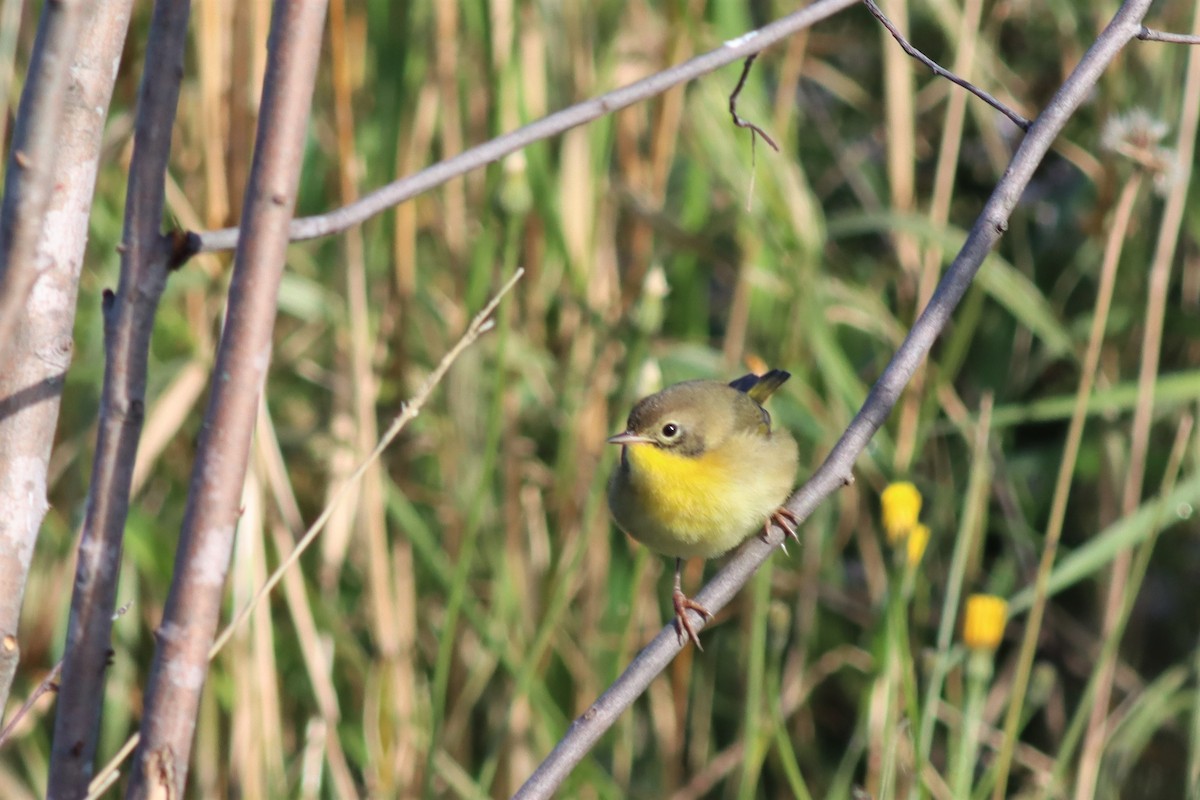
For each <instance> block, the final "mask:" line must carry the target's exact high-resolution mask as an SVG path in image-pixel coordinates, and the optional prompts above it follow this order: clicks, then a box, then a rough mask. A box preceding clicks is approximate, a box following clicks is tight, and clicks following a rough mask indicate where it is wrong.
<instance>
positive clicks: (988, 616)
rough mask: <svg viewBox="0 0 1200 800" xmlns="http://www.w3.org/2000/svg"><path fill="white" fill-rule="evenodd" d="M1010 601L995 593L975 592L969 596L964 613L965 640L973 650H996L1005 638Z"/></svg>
mask: <svg viewBox="0 0 1200 800" xmlns="http://www.w3.org/2000/svg"><path fill="white" fill-rule="evenodd" d="M1007 619H1008V602H1007V601H1005V599H1004V598H1002V597H997V596H996V595H994V594H973V595H971V596H970V597H968V598H967V611H966V614H964V615H963V642H964V643H965V644H966V645H967V647H969V648H970V649H972V650H987V651H991V650H995V649H996V647H997V645H999V644H1000V640H1001V639H1002V638H1004V623H1005V622H1006V621H1007Z"/></svg>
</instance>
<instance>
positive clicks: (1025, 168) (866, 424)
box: [515, 0, 1150, 800]
mask: <svg viewBox="0 0 1200 800" xmlns="http://www.w3.org/2000/svg"><path fill="white" fill-rule="evenodd" d="M1149 6H1150V0H1127V2H1126V3H1125V4H1124V5H1122V6H1121V8H1120V9H1119V10H1118V11H1117V14H1116V16H1115V17H1114V18H1113V20H1112V22H1110V23H1109V25H1108V27H1107V28H1105V30H1104V32H1103V33H1101V34H1100V36H1099V38H1098V39H1097V40H1096V42H1095V43H1094V44H1093V45H1092V46H1091V48H1089V49H1088V51H1087V53H1085V54H1084V57H1083V59H1082V60H1081V61H1080V62H1079V64H1078V65H1077V66H1076V67H1075V69H1074V70H1073V71H1072V72H1071V74H1070V76H1069V77H1068V78H1067V80H1066V81H1065V82H1064V83H1063V85H1062V86H1061V87H1060V88H1059V90H1058V92H1056V93H1055V95H1054V97H1053V98H1051V100H1050V103H1049V104H1048V105H1047V107H1046V108H1045V110H1043V111H1042V113H1041V114H1040V115H1039V116H1038V118H1037V119H1036V120H1035V121H1034V123H1033V125H1032V127H1031V128H1030V129H1029V133H1028V135H1027V136H1026V137H1025V139H1024V140H1023V141H1022V142H1021V146H1020V147H1019V148H1018V149H1017V152H1016V154H1015V155H1014V156H1013V159H1012V161H1011V162H1010V163H1009V166H1008V169H1007V171H1006V172H1005V173H1004V177H1003V178H1001V180H1000V182H999V183H997V184H996V188H995V189H994V190H993V192H992V195H991V197H990V198H989V199H988V202H987V203H986V204H985V205H984V208H983V211H982V213H980V215H979V217H978V218H977V219H976V221H975V224H974V225H973V226H972V228H971V231H970V233H969V234H968V236H967V240H966V242H965V243H964V244H963V246H962V249H961V250H960V251H959V253H958V255H957V256H956V257H955V259H954V262H953V263H952V264H951V265H950V268H949V269H948V270H947V272H946V274H945V276H944V277H943V278H942V281H941V283H939V284H938V288H937V291H935V292H934V295H933V297H932V299H931V300H930V302H929V305H928V306H927V307H926V308H925V310H924V311H923V312H922V313H921V316H920V318H919V319H918V320H917V322H916V323H915V324H914V325H913V328H912V330H911V331H910V332H909V334H908V336H907V337H906V338H905V340H904V342H903V343H902V344H901V345H900V349H899V350H897V351H896V354H895V355H894V356H893V357H892V360H891V362H890V363H889V364H888V366H887V367H886V368H885V369H884V371H883V373H882V374H881V375H880V377H879V380H878V381H877V382H876V383H875V386H874V387H872V389H871V392H870V393H869V394H868V395H867V399H866V401H865V402H864V403H863V406H862V408H861V409H860V410H859V412H858V414H857V415H856V416H855V417H854V419H853V420H852V421H851V423H850V426H849V427H848V428H847V429H846V432H845V433H844V434H843V435H842V438H841V439H840V440H839V441H838V443H837V444H836V445H835V446H834V448H833V450H832V451H831V452H830V454H829V456H828V458H826V459H825V462H824V463H823V464H822V465H821V467H820V468H819V469H818V470H817V471H816V472H815V473H813V475H812V477H811V478H810V479H809V480H808V481H807V482H806V483H805V484H804V486H802V487H801V488H800V489H799V490H798V491H797V492H796V493H795V494H794V495H793V496H792V497H791V498H790V499H789V501H788V503H787V508H788V510H789V511H791V512H792V513H793V514H795V516H796V517H797V519H799V520H804V519H806V518H807V517H808V516H809V515H810V514H811V513H812V512H813V511H814V510H815V509H816V508H817V506H818V505H820V504H821V503H822V502H823V501H824V500H825V499H826V498H828V497H829V496H830V495H832V494H833V493H834V492H835V491H836V490H837V489H838V488H840V487H841V486H845V485H846V484H848V483H850V482H851V481H852V480H853V472H852V470H853V466H854V462H855V461H856V460H857V458H858V456H859V454H860V453H862V451H863V449H864V448H865V447H866V446H867V444H868V443H869V442H870V440H871V437H873V436H874V435H875V432H876V431H877V430H879V428H880V426H882V425H883V423H884V422H885V421H886V420H887V417H888V415H889V414H890V413H891V410H892V408H893V407H894V406H895V404H896V401H897V400H898V399H899V397H900V393H901V391H903V389H904V387H905V385H906V384H907V383H908V381H909V379H910V378H911V377H912V375H913V373H914V372H915V371H916V369H917V366H918V365H919V364H920V363H921V362H922V361H923V360H924V358H925V356H926V355H927V354H928V353H929V350H930V348H931V347H932V346H933V342H934V341H935V340H936V339H937V337H938V335H939V334H940V333H941V332H942V330H943V329H944V328H945V326H946V323H947V322H948V321H949V319H950V314H951V313H952V312H953V310H954V308H955V307H956V306H957V305H958V303H959V301H960V300H961V299H962V297H963V295H964V294H965V293H966V290H967V288H968V287H969V286H970V285H971V281H972V280H973V279H974V277H975V274H976V273H977V272H978V271H979V268H980V266H981V265H982V264H983V261H984V259H985V258H986V257H987V254H988V252H989V251H990V250H991V249H992V247H993V246H994V245H995V243H996V242H997V241H998V240H999V238H1000V236H1001V235H1002V234H1003V233H1004V231H1005V230H1006V229H1007V226H1008V219H1009V216H1010V215H1011V214H1012V210H1013V208H1015V207H1016V204H1017V201H1018V200H1019V199H1020V196H1021V193H1022V192H1023V191H1024V189H1025V187H1026V186H1027V185H1028V184H1029V181H1030V179H1031V178H1032V177H1033V172H1034V170H1035V169H1036V168H1037V166H1038V164H1040V163H1041V161H1042V159H1043V158H1044V157H1045V155H1046V153H1047V152H1048V151H1049V149H1050V146H1051V145H1052V144H1053V142H1054V140H1055V138H1056V137H1057V136H1058V134H1059V132H1061V131H1062V129H1063V127H1064V126H1065V125H1066V122H1067V120H1068V119H1069V118H1070V117H1071V114H1073V113H1074V111H1075V109H1077V108H1078V107H1079V105H1080V104H1081V103H1082V102H1083V100H1084V99H1085V98H1086V97H1087V95H1088V93H1089V92H1090V91H1091V90H1092V88H1093V87H1094V86H1095V85H1096V82H1097V81H1098V80H1099V78H1100V75H1101V73H1102V72H1103V71H1104V69H1105V68H1106V67H1107V66H1108V65H1109V64H1110V63H1111V62H1112V61H1113V59H1114V58H1116V56H1117V54H1118V53H1119V52H1120V51H1121V49H1122V48H1124V47H1125V45H1127V44H1128V43H1129V42H1130V41H1131V40H1132V39H1134V38H1136V37H1137V35H1138V34H1139V32H1140V30H1141V20H1142V17H1144V16H1145V14H1146V10H1147V9H1148V8H1149ZM782 541H783V531H782V530H780V529H779V528H774V529H773V530H772V531H771V535H770V536H769V537H768V541H763V540H761V539H759V538H757V537H751V539H750V541H749V542H748V543H747V545H746V546H744V547H743V549H742V550H741V551H740V552H739V553H738V554H737V555H736V556H735V557H734V558H733V559H732V560H731V561H730V562H729V564H727V565H726V566H725V568H724V569H722V570H721V571H720V572H719V573H718V574H717V575H716V577H715V578H713V580H712V581H710V582H709V584H708V585H707V586H705V587H704V589H702V590H701V591H700V592H699V593H698V594H697V595H696V597H695V598H694V599H695V600H696V601H697V602H698V603H700V604H701V605H703V606H704V607H706V608H708V609H709V610H710V611H712V612H713V613H716V612H717V611H719V610H720V609H721V608H723V607H724V606H725V604H726V603H728V602H729V600H730V599H731V598H732V597H733V595H734V594H736V593H737V592H738V591H739V590H740V589H741V588H742V587H743V586H744V585H745V584H746V582H747V581H748V580H749V579H750V576H751V575H753V574H754V572H755V570H757V569H758V568H759V567H760V566H761V565H762V563H763V562H764V561H766V560H767V558H768V557H770V556H771V555H772V554H773V553H774V552H775V550H776V548H777V547H778V546H779V544H780V543H781V542H782ZM692 624H693V625H694V626H696V627H697V629H699V628H700V627H702V626H703V624H704V620H703V619H701V618H700V617H699V615H695V614H693V617H692ZM681 647H682V645H680V643H679V639H678V637H677V636H676V634H675V629H674V626H673V625H667V626H666V627H665V628H664V629H663V630H662V631H661V632H660V633H659V634H658V636H656V637H655V638H654V640H653V641H652V642H651V643H650V644H649V645H647V646H646V648H645V649H644V650H642V652H641V653H639V654H638V655H637V657H636V658H635V659H634V660H633V662H632V663H631V664H630V665H629V667H628V668H627V669H626V670H625V672H624V673H623V674H622V675H621V676H620V677H619V678H618V679H617V680H616V682H615V683H613V685H612V686H610V687H609V688H608V690H607V691H605V692H604V694H602V695H601V696H600V697H599V698H598V699H597V700H596V702H594V703H593V704H592V705H591V707H589V708H588V709H587V711H585V712H584V713H583V715H582V716H580V717H579V718H578V719H577V720H575V722H574V723H572V724H571V727H570V728H569V729H568V730H567V733H566V735H565V736H564V737H563V739H562V740H561V741H560V742H559V743H558V745H557V746H556V747H555V748H554V750H553V751H552V752H551V753H550V755H549V756H547V758H546V760H545V761H543V762H542V764H541V765H540V766H539V767H538V768H537V770H535V771H534V773H533V775H531V776H530V778H529V780H528V781H526V783H525V785H524V786H522V787H521V789H520V790H519V791H518V792H517V794H516V795H515V797H517V798H521V799H522V800H531V798H545V797H550V796H551V795H552V794H553V793H554V791H555V790H556V789H557V788H558V786H559V785H560V784H561V783H562V781H563V780H564V779H565V778H566V777H567V775H568V774H569V773H570V771H571V769H572V768H573V767H574V766H575V765H576V764H578V763H579V761H580V760H581V759H582V758H583V757H584V755H586V754H587V752H588V751H590V750H591V748H592V746H593V745H595V743H596V741H597V740H598V739H599V738H600V736H601V735H602V734H603V733H604V732H605V731H607V730H608V729H609V727H611V726H612V724H613V723H614V722H615V721H616V719H617V717H618V716H620V714H621V713H622V712H624V711H625V709H627V708H628V707H629V706H630V705H631V704H632V703H633V701H634V700H635V699H637V697H638V696H639V695H641V694H642V692H644V691H645V690H646V688H647V687H648V686H649V685H650V681H652V680H653V679H654V678H655V676H657V675H658V674H659V673H660V672H661V671H662V670H663V669H664V668H665V667H666V666H667V664H669V663H670V662H671V660H672V659H673V658H674V657H675V655H676V654H677V653H678V652H679V650H680V649H681Z"/></svg>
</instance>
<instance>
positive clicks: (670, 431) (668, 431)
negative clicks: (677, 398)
mask: <svg viewBox="0 0 1200 800" xmlns="http://www.w3.org/2000/svg"><path fill="white" fill-rule="evenodd" d="M662 435H663V436H665V437H666V438H668V439H674V438H675V437H676V436H678V435H679V426H678V425H676V424H675V423H674V422H668V423H667V424H666V425H663V427H662Z"/></svg>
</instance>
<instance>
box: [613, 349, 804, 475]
mask: <svg viewBox="0 0 1200 800" xmlns="http://www.w3.org/2000/svg"><path fill="white" fill-rule="evenodd" d="M787 378H788V374H787V373H786V372H782V371H781V370H772V371H771V372H769V373H767V375H764V376H762V377H761V378H760V377H758V376H754V375H747V376H745V377H742V378H738V379H737V380H736V381H734V382H733V383H732V384H727V383H722V382H720V381H709V380H696V381H685V382H684V383H677V384H675V385H674V386H669V387H667V388H666V389H663V390H662V391H661V392H658V393H657V394H652V395H650V396H649V397H647V398H645V399H643V400H642V401H641V402H639V403H638V404H637V405H636V406H634V407H633V411H631V412H630V413H629V420H628V422H626V425H625V430H624V432H622V433H619V434H617V435H616V436H613V437H611V438H610V439H609V440H608V441H609V442H611V443H613V444H636V443H647V444H654V445H656V446H658V447H660V448H663V449H664V450H670V451H672V452H674V453H677V454H679V455H684V456H693V457H695V456H699V455H701V454H702V453H704V452H705V451H706V450H708V449H710V448H713V447H717V446H719V445H720V444H721V443H722V442H724V441H725V440H726V439H728V438H729V437H730V436H732V435H735V434H737V435H745V434H747V433H756V432H757V433H761V434H762V435H764V436H765V435H767V434H769V433H770V431H771V415H770V414H768V413H767V411H766V409H764V408H763V407H762V406H761V405H760V403H761V402H762V401H764V400H766V399H767V397H769V396H770V394H771V392H773V391H774V390H775V389H776V388H777V387H778V386H780V385H781V384H782V383H783V382H784V381H785V380H787Z"/></svg>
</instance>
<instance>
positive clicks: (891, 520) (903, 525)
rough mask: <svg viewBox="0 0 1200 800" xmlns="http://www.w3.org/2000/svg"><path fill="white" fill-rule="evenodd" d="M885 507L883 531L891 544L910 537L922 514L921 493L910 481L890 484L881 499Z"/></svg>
mask: <svg viewBox="0 0 1200 800" xmlns="http://www.w3.org/2000/svg"><path fill="white" fill-rule="evenodd" d="M879 501H880V503H881V504H882V505H883V530H884V532H885V533H887V539H888V543H889V544H896V543H897V542H901V541H903V540H904V537H906V536H908V533H909V531H911V530H912V529H913V526H914V525H916V524H917V517H918V516H920V514H921V493H920V492H918V491H917V487H916V486H913V485H912V484H911V483H909V482H908V481H900V482H898V483H890V484H888V487H887V488H886V489H884V490H883V494H882V495H881V496H880V498H879Z"/></svg>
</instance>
